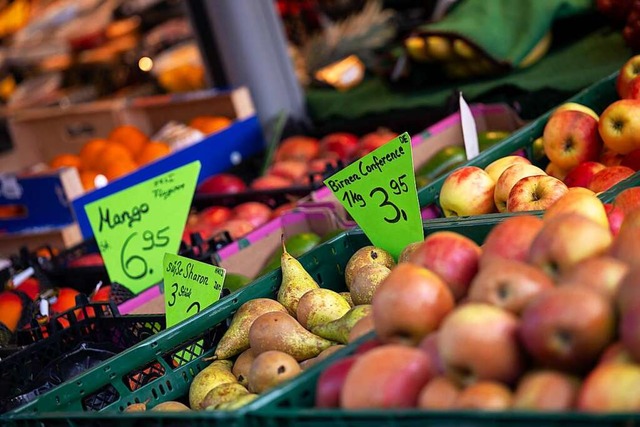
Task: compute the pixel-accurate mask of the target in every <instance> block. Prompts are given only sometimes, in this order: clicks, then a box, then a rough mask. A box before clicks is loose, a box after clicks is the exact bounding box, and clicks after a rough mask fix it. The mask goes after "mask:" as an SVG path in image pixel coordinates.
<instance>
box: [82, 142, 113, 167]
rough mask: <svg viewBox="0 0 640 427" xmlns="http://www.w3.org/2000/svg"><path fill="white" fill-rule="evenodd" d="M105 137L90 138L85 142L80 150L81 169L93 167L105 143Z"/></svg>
mask: <svg viewBox="0 0 640 427" xmlns="http://www.w3.org/2000/svg"><path fill="white" fill-rule="evenodd" d="M107 142H108V141H107V140H106V139H92V140H91V141H88V142H86V143H85V144H84V145H83V146H82V149H81V150H80V164H81V165H82V168H81V169H86V170H89V169H95V168H96V166H97V163H98V158H99V156H100V152H101V151H102V149H103V148H104V147H105V146H106V145H107Z"/></svg>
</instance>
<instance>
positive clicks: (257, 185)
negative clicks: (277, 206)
mask: <svg viewBox="0 0 640 427" xmlns="http://www.w3.org/2000/svg"><path fill="white" fill-rule="evenodd" d="M292 185H293V182H292V181H291V180H290V179H287V178H283V177H281V176H275V175H264V176H260V177H258V178H256V179H254V180H253V182H252V183H251V188H252V189H254V190H274V189H277V188H287V187H291V186H292Z"/></svg>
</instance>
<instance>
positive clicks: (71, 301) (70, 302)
mask: <svg viewBox="0 0 640 427" xmlns="http://www.w3.org/2000/svg"><path fill="white" fill-rule="evenodd" d="M76 295H80V292H78V291H76V290H75V289H72V288H60V289H58V295H57V296H56V298H55V301H54V302H52V303H51V305H50V306H49V311H50V312H51V314H58V313H64V312H65V311H67V310H70V309H72V308H73V307H75V306H76Z"/></svg>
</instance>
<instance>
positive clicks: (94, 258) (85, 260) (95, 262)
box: [67, 253, 104, 267]
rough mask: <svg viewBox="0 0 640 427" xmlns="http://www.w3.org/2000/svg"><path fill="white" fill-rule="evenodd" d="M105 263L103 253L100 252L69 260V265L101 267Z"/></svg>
mask: <svg viewBox="0 0 640 427" xmlns="http://www.w3.org/2000/svg"><path fill="white" fill-rule="evenodd" d="M103 265H104V260H103V259H102V255H100V254H99V253H93V254H86V255H82V256H81V257H79V258H76V259H73V260H71V261H69V264H68V265H67V266H68V267H101V266H103Z"/></svg>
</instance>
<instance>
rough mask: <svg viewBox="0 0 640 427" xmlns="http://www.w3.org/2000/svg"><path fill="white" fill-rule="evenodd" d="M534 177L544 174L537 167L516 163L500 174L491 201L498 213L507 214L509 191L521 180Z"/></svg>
mask: <svg viewBox="0 0 640 427" xmlns="http://www.w3.org/2000/svg"><path fill="white" fill-rule="evenodd" d="M535 175H545V172H544V171H543V170H542V169H540V168H539V167H537V166H534V165H532V164H527V163H516V164H513V165H511V166H509V167H507V168H505V170H504V171H503V172H502V173H501V174H500V176H499V177H498V180H497V181H496V186H495V189H494V190H493V201H494V203H495V204H496V207H497V208H498V212H507V200H508V199H509V193H510V192H511V189H512V188H513V186H514V185H516V183H517V182H518V181H520V180H521V179H522V178H525V177H528V176H535Z"/></svg>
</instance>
